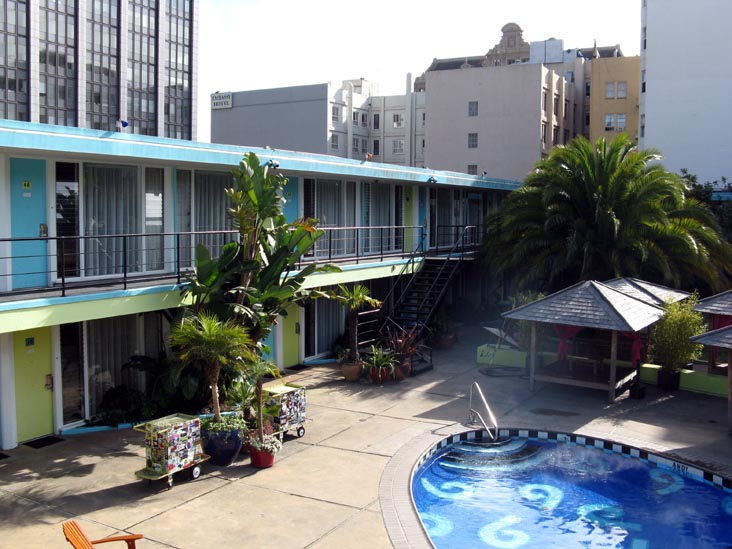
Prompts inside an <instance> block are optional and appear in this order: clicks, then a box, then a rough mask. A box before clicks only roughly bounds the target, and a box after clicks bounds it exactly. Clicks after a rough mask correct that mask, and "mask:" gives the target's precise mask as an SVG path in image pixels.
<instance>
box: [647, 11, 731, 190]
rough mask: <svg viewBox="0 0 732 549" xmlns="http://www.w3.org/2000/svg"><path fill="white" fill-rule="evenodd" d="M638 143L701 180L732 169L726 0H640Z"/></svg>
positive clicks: (671, 166)
mask: <svg viewBox="0 0 732 549" xmlns="http://www.w3.org/2000/svg"><path fill="white" fill-rule="evenodd" d="M641 10H642V12H641V13H642V18H641V21H642V23H641V34H642V36H641V94H640V98H641V99H640V123H639V124H640V128H639V141H640V146H641V147H642V148H649V147H652V148H656V149H659V150H660V151H661V153H662V154H663V164H664V166H665V167H666V168H667V169H669V170H672V171H679V170H681V169H682V168H685V169H687V170H689V172H691V173H693V174H695V175H697V176H698V177H699V181H700V182H706V181H714V180H719V179H720V178H721V177H722V176H730V175H731V174H732V169H731V168H732V165H731V163H730V158H732V105H731V104H730V98H729V90H730V87H732V56H730V51H729V49H728V48H726V47H725V46H726V45H727V41H726V40H725V39H724V38H723V36H725V33H726V31H727V27H728V22H729V21H730V20H732V2H729V0H699V1H697V2H688V1H686V0H643V5H642V8H641Z"/></svg>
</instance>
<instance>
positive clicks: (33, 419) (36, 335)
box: [13, 328, 53, 442]
mask: <svg viewBox="0 0 732 549" xmlns="http://www.w3.org/2000/svg"><path fill="white" fill-rule="evenodd" d="M13 352H14V355H15V412H16V418H17V419H16V424H17V427H18V441H19V442H22V441H24V440H30V439H32V438H38V437H41V436H44V435H48V434H50V433H53V391H51V390H50V389H46V387H45V385H46V376H47V375H50V374H51V367H52V356H51V329H50V328H38V329H34V330H24V331H22V332H16V333H15V334H13Z"/></svg>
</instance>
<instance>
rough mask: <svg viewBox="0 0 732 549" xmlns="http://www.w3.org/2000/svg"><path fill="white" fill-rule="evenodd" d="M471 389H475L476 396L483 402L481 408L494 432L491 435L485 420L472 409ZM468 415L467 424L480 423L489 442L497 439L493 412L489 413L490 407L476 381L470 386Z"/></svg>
mask: <svg viewBox="0 0 732 549" xmlns="http://www.w3.org/2000/svg"><path fill="white" fill-rule="evenodd" d="M473 389H476V390H477V391H478V395H479V396H480V400H482V401H483V407H484V408H485V411H486V413H487V414H488V419H489V420H490V421H491V424H492V425H493V430H494V432H493V433H491V430H490V428H489V427H488V424H487V423H486V421H485V419H484V418H483V416H482V415H481V413H480V412H479V411H478V410H476V409H475V408H473ZM468 412H469V414H470V418H469V422H470V423H477V422H478V421H480V423H481V425H483V429H485V430H486V432H487V433H488V436H489V437H491V440H497V439H498V422H497V421H496V416H494V415H493V412H492V411H491V407H490V406H488V402H487V401H486V399H485V396H483V391H481V389H480V385H478V382H477V381H474V382H473V384H472V385H471V386H470V409H469V410H468Z"/></svg>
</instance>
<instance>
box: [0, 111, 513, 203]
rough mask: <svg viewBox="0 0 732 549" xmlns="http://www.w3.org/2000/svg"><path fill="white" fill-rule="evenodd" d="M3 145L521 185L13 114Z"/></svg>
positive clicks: (3, 130)
mask: <svg viewBox="0 0 732 549" xmlns="http://www.w3.org/2000/svg"><path fill="white" fill-rule="evenodd" d="M0 147H12V148H14V149H15V150H17V151H22V153H23V154H26V155H31V156H32V155H39V156H40V157H41V158H47V157H48V152H59V153H61V152H63V153H64V154H69V153H71V154H79V155H85V156H87V155H90V154H92V155H94V154H96V155H100V156H109V157H116V158H119V159H126V160H127V161H133V162H138V163H139V162H149V161H164V162H167V163H168V165H175V166H176V167H185V166H189V167H190V168H192V167H193V166H191V165H192V164H208V165H217V166H219V167H221V168H225V169H230V168H233V167H234V166H236V165H238V163H239V162H240V161H241V158H242V156H243V155H244V154H245V153H246V152H248V151H252V152H254V153H256V154H257V156H259V157H260V158H261V159H262V160H263V161H266V160H269V159H272V160H276V161H278V162H279V164H280V169H281V170H282V171H283V173H284V174H285V175H287V172H293V171H294V172H309V173H314V174H330V175H339V176H343V177H348V176H352V177H357V178H362V179H388V180H393V181H397V182H413V183H427V181H428V179H430V178H434V179H435V180H436V181H437V183H436V184H437V185H447V186H459V187H473V188H479V189H496V190H505V191H512V190H514V189H517V188H518V187H520V186H521V185H522V183H521V182H519V181H512V180H507V179H498V178H490V177H482V176H473V175H467V174H462V173H458V172H450V171H442V170H430V169H425V168H411V167H404V166H395V165H392V164H381V163H378V162H370V161H366V160H353V159H346V158H340V157H336V156H327V155H321V154H313V153H303V152H295V151H281V150H277V149H263V148H259V147H239V146H233V145H221V144H209V143H198V142H195V141H183V140H176V139H166V138H161V137H149V136H143V135H133V134H127V133H122V132H104V131H99V130H87V129H82V128H69V127H66V126H51V125H47V124H33V123H30V122H18V121H15V120H0ZM96 160H97V161H99V160H98V159H96Z"/></svg>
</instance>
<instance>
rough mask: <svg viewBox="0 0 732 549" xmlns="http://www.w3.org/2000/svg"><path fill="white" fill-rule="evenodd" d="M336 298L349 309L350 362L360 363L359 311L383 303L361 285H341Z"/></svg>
mask: <svg viewBox="0 0 732 549" xmlns="http://www.w3.org/2000/svg"><path fill="white" fill-rule="evenodd" d="M334 297H335V299H337V300H338V301H340V302H341V303H343V304H344V305H345V306H346V308H347V309H348V324H347V330H348V362H350V363H354V362H358V361H359V359H360V356H359V354H358V311H359V310H360V309H361V308H362V307H364V306H365V305H370V306H372V307H379V306H381V301H379V300H378V299H374V298H373V297H371V296H370V295H369V289H368V288H367V287H366V286H363V285H361V284H355V285H354V286H353V288H349V287H348V286H346V285H344V284H339V285H338V293H337V294H335V295H334Z"/></svg>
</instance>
